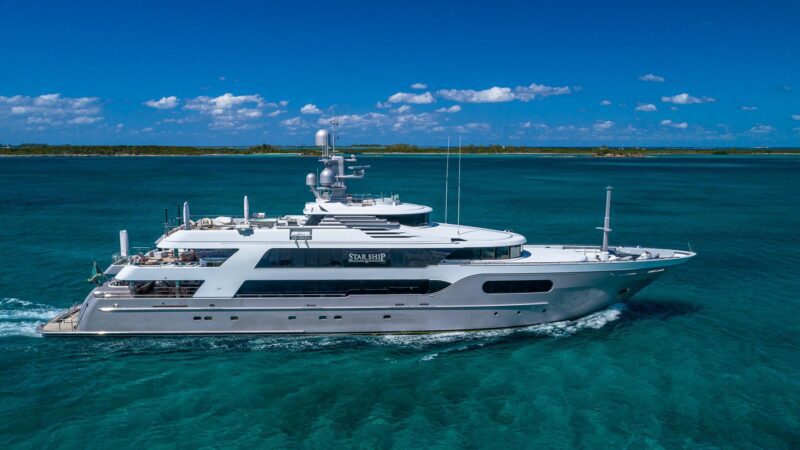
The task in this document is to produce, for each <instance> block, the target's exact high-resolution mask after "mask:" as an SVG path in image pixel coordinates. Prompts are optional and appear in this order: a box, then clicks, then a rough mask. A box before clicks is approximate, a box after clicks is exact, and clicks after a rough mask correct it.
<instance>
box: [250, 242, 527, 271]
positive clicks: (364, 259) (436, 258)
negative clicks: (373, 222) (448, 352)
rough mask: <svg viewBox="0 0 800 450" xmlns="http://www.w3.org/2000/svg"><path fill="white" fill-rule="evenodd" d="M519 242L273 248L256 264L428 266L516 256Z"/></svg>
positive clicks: (268, 265)
mask: <svg viewBox="0 0 800 450" xmlns="http://www.w3.org/2000/svg"><path fill="white" fill-rule="evenodd" d="M521 249H522V246H521V245H516V246H512V247H468V248H457V249H452V248H448V249H442V248H438V249H437V248H407V249H403V248H392V249H389V248H346V249H342V248H274V249H270V250H268V251H267V252H266V253H265V254H264V256H262V257H261V259H260V260H259V261H258V264H256V268H267V267H297V268H299V267H372V268H379V267H428V266H431V265H437V264H439V263H441V261H442V260H445V259H449V260H461V259H466V260H494V259H508V258H519V256H520V254H521Z"/></svg>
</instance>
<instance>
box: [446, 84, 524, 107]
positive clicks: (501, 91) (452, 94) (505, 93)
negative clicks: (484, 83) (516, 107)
mask: <svg viewBox="0 0 800 450" xmlns="http://www.w3.org/2000/svg"><path fill="white" fill-rule="evenodd" d="M439 96H440V97H442V98H445V99H447V100H452V101H455V102H462V103H501V102H510V101H512V100H514V93H513V92H512V91H511V88H507V87H497V86H495V87H491V88H489V89H484V90H481V91H476V90H474V89H442V90H440V91H439Z"/></svg>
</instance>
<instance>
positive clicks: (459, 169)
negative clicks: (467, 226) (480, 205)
mask: <svg viewBox="0 0 800 450" xmlns="http://www.w3.org/2000/svg"><path fill="white" fill-rule="evenodd" d="M457 203H458V208H457V219H456V220H457V225H458V234H461V135H458V202H457Z"/></svg>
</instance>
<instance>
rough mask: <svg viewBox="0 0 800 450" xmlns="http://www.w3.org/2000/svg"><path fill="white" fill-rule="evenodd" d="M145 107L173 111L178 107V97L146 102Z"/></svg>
mask: <svg viewBox="0 0 800 450" xmlns="http://www.w3.org/2000/svg"><path fill="white" fill-rule="evenodd" d="M144 104H145V106H149V107H151V108H155V109H172V108H174V107H176V106H178V97H175V96H174V95H172V96H169V97H161V98H160V99H158V100H148V101H146V102H144Z"/></svg>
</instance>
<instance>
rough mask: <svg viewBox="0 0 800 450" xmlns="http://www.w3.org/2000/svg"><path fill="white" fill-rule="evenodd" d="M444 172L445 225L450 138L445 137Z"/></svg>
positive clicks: (445, 218) (445, 217)
mask: <svg viewBox="0 0 800 450" xmlns="http://www.w3.org/2000/svg"><path fill="white" fill-rule="evenodd" d="M446 161H447V162H446V163H445V170H444V223H447V203H448V202H447V189H448V187H449V186H450V136H447V158H446Z"/></svg>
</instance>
